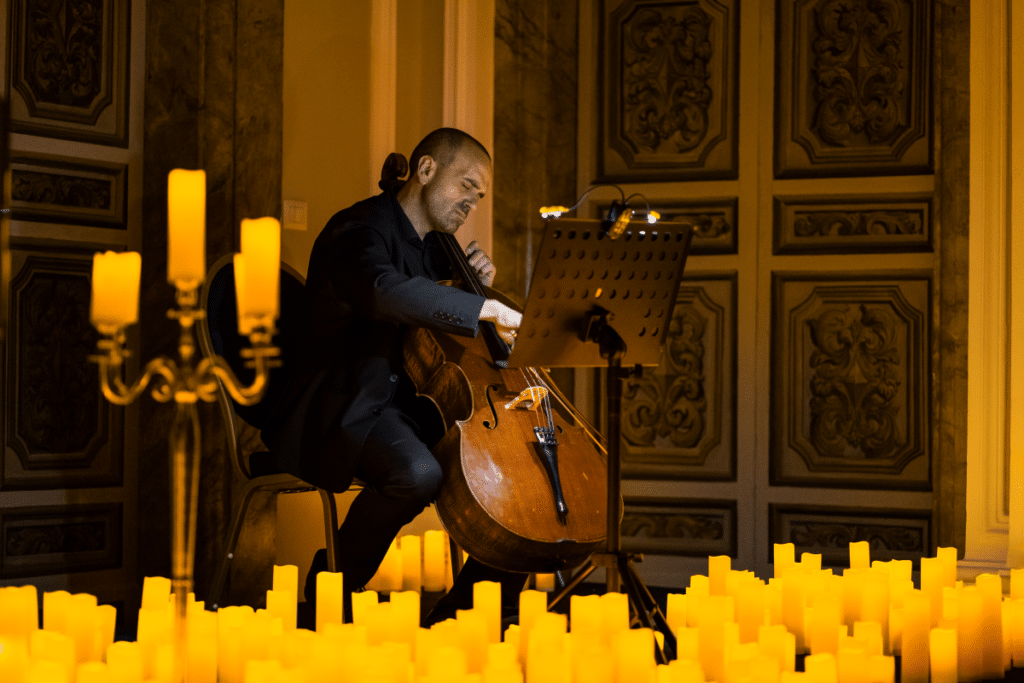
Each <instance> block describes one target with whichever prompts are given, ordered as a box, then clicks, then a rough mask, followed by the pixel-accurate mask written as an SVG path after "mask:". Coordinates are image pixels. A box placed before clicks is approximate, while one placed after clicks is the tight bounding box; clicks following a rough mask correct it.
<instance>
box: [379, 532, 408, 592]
mask: <svg viewBox="0 0 1024 683" xmlns="http://www.w3.org/2000/svg"><path fill="white" fill-rule="evenodd" d="M381 571H382V572H383V581H382V586H381V591H382V592H388V593H390V592H392V591H400V590H402V583H403V582H404V577H403V574H402V552H401V551H400V550H399V549H398V539H397V538H396V539H394V540H393V541H391V545H390V546H389V547H388V552H387V554H385V555H384V561H383V562H381Z"/></svg>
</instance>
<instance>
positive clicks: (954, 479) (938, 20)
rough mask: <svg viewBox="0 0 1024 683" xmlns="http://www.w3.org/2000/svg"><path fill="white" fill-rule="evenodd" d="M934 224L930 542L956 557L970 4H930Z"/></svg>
mask: <svg viewBox="0 0 1024 683" xmlns="http://www.w3.org/2000/svg"><path fill="white" fill-rule="evenodd" d="M935 8H936V13H935V43H936V44H935V56H936V64H937V66H938V69H937V71H938V79H937V81H938V82H937V84H936V85H937V87H936V91H937V93H936V107H937V109H938V111H937V112H936V113H937V119H938V121H939V125H938V126H937V134H938V136H939V140H938V144H937V145H936V150H937V151H936V154H937V159H936V192H935V202H936V205H937V206H936V218H937V220H936V222H937V223H938V230H937V234H938V249H939V267H938V284H937V290H938V291H937V292H936V295H937V296H936V303H935V309H934V312H935V315H936V329H937V331H938V334H939V340H938V341H939V343H938V351H937V357H935V358H933V362H934V364H935V369H936V371H935V377H936V381H937V383H938V386H937V387H935V391H934V392H933V394H934V396H935V402H936V403H935V412H934V414H935V418H936V419H935V420H934V424H935V433H934V434H933V438H934V444H935V445H934V453H935V462H936V466H935V470H934V472H935V482H936V483H935V501H936V515H935V518H936V539H935V540H936V542H937V544H938V545H939V546H943V547H948V546H955V547H956V548H959V550H960V556H961V557H963V550H964V545H965V535H966V520H967V510H966V505H967V295H968V268H967V259H968V211H969V207H968V204H967V196H968V192H967V188H968V184H969V182H970V174H969V161H970V160H969V143H970V120H969V107H970V78H969V76H970V64H969V63H968V56H969V54H970V30H971V25H970V2H969V0H940V1H939V2H937V3H936V4H935Z"/></svg>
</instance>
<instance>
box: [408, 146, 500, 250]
mask: <svg viewBox="0 0 1024 683" xmlns="http://www.w3.org/2000/svg"><path fill="white" fill-rule="evenodd" d="M490 189H491V164H490V162H489V161H488V160H487V158H486V157H485V156H483V155H482V154H478V153H476V152H475V151H472V150H466V149H463V150H460V151H458V152H456V153H455V156H454V157H453V158H452V161H451V163H450V164H447V165H445V166H441V165H439V166H438V167H437V170H436V171H435V172H434V174H433V176H432V177H431V178H430V180H429V181H428V182H427V183H426V185H425V186H424V188H423V196H424V199H425V201H426V208H427V217H428V219H429V220H430V227H431V229H432V230H437V231H439V232H446V233H448V234H455V231H456V230H458V229H459V228H460V227H461V226H462V224H463V223H465V222H466V218H468V217H469V212H470V211H472V210H473V208H474V207H475V206H476V204H477V202H479V201H480V200H481V199H482V198H483V197H484V195H485V194H487V192H488V191H489V190H490Z"/></svg>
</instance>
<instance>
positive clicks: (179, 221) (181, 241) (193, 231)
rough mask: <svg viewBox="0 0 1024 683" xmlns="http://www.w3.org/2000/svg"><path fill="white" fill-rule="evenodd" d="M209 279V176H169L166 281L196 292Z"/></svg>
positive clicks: (180, 173) (180, 172)
mask: <svg viewBox="0 0 1024 683" xmlns="http://www.w3.org/2000/svg"><path fill="white" fill-rule="evenodd" d="M205 277H206V173H205V172H204V171H201V170H199V171H187V170H185V169H181V168H176V169H174V170H173V171H171V172H170V174H168V176H167V281H168V282H170V283H171V284H173V285H175V286H176V287H177V288H178V289H194V288H195V287H198V286H199V284H200V283H201V282H202V281H203V278H205Z"/></svg>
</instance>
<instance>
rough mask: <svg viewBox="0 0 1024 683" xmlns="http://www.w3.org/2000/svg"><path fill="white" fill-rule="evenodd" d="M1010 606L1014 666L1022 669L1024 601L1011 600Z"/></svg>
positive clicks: (1023, 657)
mask: <svg viewBox="0 0 1024 683" xmlns="http://www.w3.org/2000/svg"><path fill="white" fill-rule="evenodd" d="M1009 604H1010V632H1011V633H1012V640H1011V642H1012V647H1013V665H1014V666H1017V667H1020V666H1024V599H1019V598H1018V599H1011V600H1010V601H1009Z"/></svg>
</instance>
